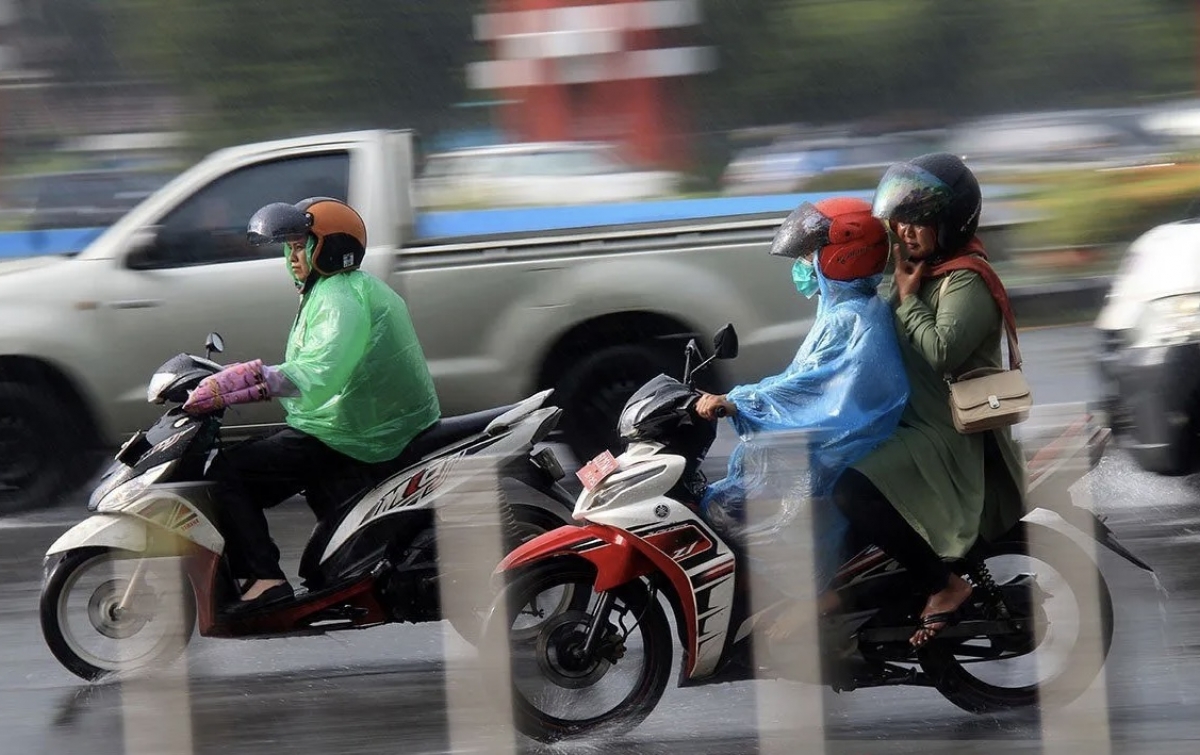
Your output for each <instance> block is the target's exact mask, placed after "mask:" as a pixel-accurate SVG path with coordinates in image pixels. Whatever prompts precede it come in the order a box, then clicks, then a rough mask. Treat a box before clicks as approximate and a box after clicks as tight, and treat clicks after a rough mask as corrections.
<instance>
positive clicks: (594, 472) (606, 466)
mask: <svg viewBox="0 0 1200 755" xmlns="http://www.w3.org/2000/svg"><path fill="white" fill-rule="evenodd" d="M620 468H621V465H620V464H618V463H617V460H616V458H614V457H613V455H612V453H611V452H609V451H605V452H604V453H602V454H600V455H599V456H597V457H596V458H594V459H592V460H591V461H589V462H588V463H587V464H584V465H583V468H582V469H580V470H579V471H578V472H576V473H575V476H576V477H578V478H579V481H580V482H582V483H583V488H584V490H595V489H596V487H597V486H598V485H599V484H600V483H602V482H604V480H605V478H607V477H608V476H609V475H611V474H612V473H613V472H616V471H617V470H618V469H620Z"/></svg>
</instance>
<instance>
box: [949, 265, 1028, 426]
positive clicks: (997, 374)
mask: <svg viewBox="0 0 1200 755" xmlns="http://www.w3.org/2000/svg"><path fill="white" fill-rule="evenodd" d="M980 262H982V261H980ZM983 264H984V265H986V263H983ZM963 267H964V268H966V269H970V270H975V271H976V272H980V274H981V275H984V277H985V279H986V278H987V277H988V274H989V273H990V275H991V277H993V278H995V272H993V271H992V270H991V268H990V267H987V268H986V269H987V273H983V272H982V271H981V270H980V269H979V268H978V267H976V266H975V265H969V266H967V265H964V266H963ZM948 282H949V276H947V277H946V278H945V279H943V280H942V287H941V290H940V292H939V294H938V296H939V304H940V297H941V295H942V294H944V293H945V291H946V284H947V283H948ZM996 283H997V284H998V283H999V279H998V278H997V279H996ZM997 304H999V306H1000V307H1001V312H1002V315H1001V319H1002V321H1003V322H1004V334H1005V336H1006V337H1007V339H1008V369H1007V370H1006V369H1004V368H1002V367H980V368H978V369H974V370H971V371H970V372H967V373H964V374H962V375H959V376H958V377H957V378H955V377H953V376H951V375H949V374H947V375H946V382H947V383H948V384H949V386H950V414H951V416H953V417H954V427H955V428H956V429H957V430H958V431H959V432H960V433H962V434H964V435H968V434H971V433H978V432H983V431H984V430H995V429H997V428H1001V427H1008V426H1009V425H1015V424H1018V423H1020V422H1024V421H1025V420H1026V419H1028V418H1029V409H1030V407H1032V406H1033V394H1032V392H1031V391H1030V390H1029V383H1027V382H1026V381H1025V373H1023V372H1022V371H1021V349H1020V348H1019V347H1018V346H1017V334H1016V332H1015V330H1014V329H1013V326H1012V318H1011V315H1010V316H1008V317H1005V316H1004V315H1005V314H1007V313H1005V312H1004V308H1005V305H1006V304H1007V301H1005V302H1000V301H997Z"/></svg>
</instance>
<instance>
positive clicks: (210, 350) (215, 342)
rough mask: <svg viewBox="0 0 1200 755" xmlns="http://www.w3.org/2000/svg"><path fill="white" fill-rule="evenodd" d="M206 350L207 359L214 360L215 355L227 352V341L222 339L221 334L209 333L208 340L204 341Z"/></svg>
mask: <svg viewBox="0 0 1200 755" xmlns="http://www.w3.org/2000/svg"><path fill="white" fill-rule="evenodd" d="M204 350H205V353H206V356H207V358H208V359H212V355H213V354H220V353H221V352H223V351H225V339H223V338H221V334H220V333H209V334H208V338H205V339H204Z"/></svg>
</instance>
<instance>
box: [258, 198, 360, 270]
mask: <svg viewBox="0 0 1200 755" xmlns="http://www.w3.org/2000/svg"><path fill="white" fill-rule="evenodd" d="M246 236H247V238H248V239H249V240H250V243H251V244H280V243H287V242H290V241H303V240H307V239H308V238H309V237H310V236H311V237H312V239H313V246H312V258H311V260H310V264H311V265H312V268H313V270H315V271H316V272H317V273H318V274H320V275H335V274H337V273H342V272H345V271H347V270H354V269H356V268H358V267H359V266H360V265H362V261H363V258H364V257H365V256H366V254H367V226H366V223H364V222H363V219H362V216H361V215H359V214H358V213H357V212H355V211H354V208H352V207H351V206H350V205H348V204H346V203H345V202H342V201H341V200H338V199H331V198H329V197H309V198H308V199H302V200H300V201H299V202H297V203H296V204H288V203H287V202H274V203H272V204H269V205H267V206H265V207H263V208H261V209H259V211H258V212H256V213H254V215H253V217H251V218H250V223H249V225H248V226H247V227H246Z"/></svg>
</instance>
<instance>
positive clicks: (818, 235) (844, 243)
mask: <svg viewBox="0 0 1200 755" xmlns="http://www.w3.org/2000/svg"><path fill="white" fill-rule="evenodd" d="M817 252H819V254H817V264H818V266H819V267H820V268H821V273H822V274H823V275H824V276H825V277H826V278H830V279H832V280H839V281H851V280H855V279H857V278H867V277H870V276H872V275H878V274H879V273H882V272H883V268H884V267H885V266H886V265H887V259H888V235H887V228H885V227H884V225H883V223H881V222H880V221H879V220H877V219H876V218H875V217H874V216H872V215H871V204H870V203H869V202H867V201H865V200H862V199H856V198H854V197H833V198H830V199H822V200H821V201H820V202H817V203H816V204H812V203H810V202H805V203H804V204H802V205H800V206H799V207H797V208H796V209H795V210H793V211H792V214H791V215H788V217H787V219H786V220H784V221H783V225H781V226H779V231H778V232H777V233H776V234H775V240H774V241H773V242H772V243H771V254H774V255H778V256H780V257H791V258H792V259H796V258H798V257H811V256H812V255H813V254H815V253H817Z"/></svg>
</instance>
